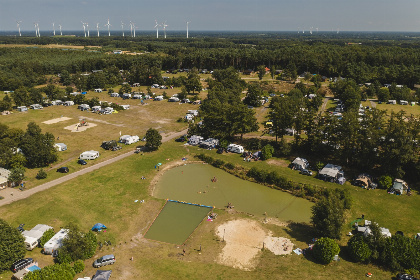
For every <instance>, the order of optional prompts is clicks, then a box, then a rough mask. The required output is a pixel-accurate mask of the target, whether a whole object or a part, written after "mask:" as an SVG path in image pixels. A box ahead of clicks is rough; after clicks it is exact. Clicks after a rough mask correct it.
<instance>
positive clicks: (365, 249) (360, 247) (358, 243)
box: [347, 235, 372, 262]
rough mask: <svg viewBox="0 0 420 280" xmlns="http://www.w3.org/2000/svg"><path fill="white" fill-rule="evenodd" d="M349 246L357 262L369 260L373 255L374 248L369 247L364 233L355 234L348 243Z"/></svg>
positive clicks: (351, 254)
mask: <svg viewBox="0 0 420 280" xmlns="http://www.w3.org/2000/svg"><path fill="white" fill-rule="evenodd" d="M347 248H348V250H349V253H350V256H351V257H352V259H353V260H354V261H356V262H365V261H368V260H369V258H370V256H371V255H372V250H371V249H370V248H369V245H368V244H367V243H366V242H365V239H364V237H363V236H362V235H355V236H353V237H352V238H350V240H349V242H348V243H347Z"/></svg>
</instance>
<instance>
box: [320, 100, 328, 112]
mask: <svg viewBox="0 0 420 280" xmlns="http://www.w3.org/2000/svg"><path fill="white" fill-rule="evenodd" d="M328 100H329V98H328V97H326V98H324V100H323V102H322V106H321V112H325V108H326V107H327V103H328Z"/></svg>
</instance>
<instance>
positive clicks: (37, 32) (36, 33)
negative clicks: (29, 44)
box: [34, 22, 40, 37]
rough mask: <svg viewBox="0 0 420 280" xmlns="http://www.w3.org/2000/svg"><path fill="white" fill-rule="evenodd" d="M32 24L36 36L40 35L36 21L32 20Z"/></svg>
mask: <svg viewBox="0 0 420 280" xmlns="http://www.w3.org/2000/svg"><path fill="white" fill-rule="evenodd" d="M34 26H35V36H36V37H40V35H39V25H38V22H34Z"/></svg>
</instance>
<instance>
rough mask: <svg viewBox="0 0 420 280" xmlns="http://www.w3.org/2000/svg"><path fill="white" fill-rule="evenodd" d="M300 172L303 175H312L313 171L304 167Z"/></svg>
mask: <svg viewBox="0 0 420 280" xmlns="http://www.w3.org/2000/svg"><path fill="white" fill-rule="evenodd" d="M300 174H303V175H308V176H312V171H310V170H308V169H302V170H301V171H300Z"/></svg>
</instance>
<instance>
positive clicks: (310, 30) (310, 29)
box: [309, 27, 314, 35]
mask: <svg viewBox="0 0 420 280" xmlns="http://www.w3.org/2000/svg"><path fill="white" fill-rule="evenodd" d="M312 29H314V28H313V27H311V28H309V33H311V35H312Z"/></svg>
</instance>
